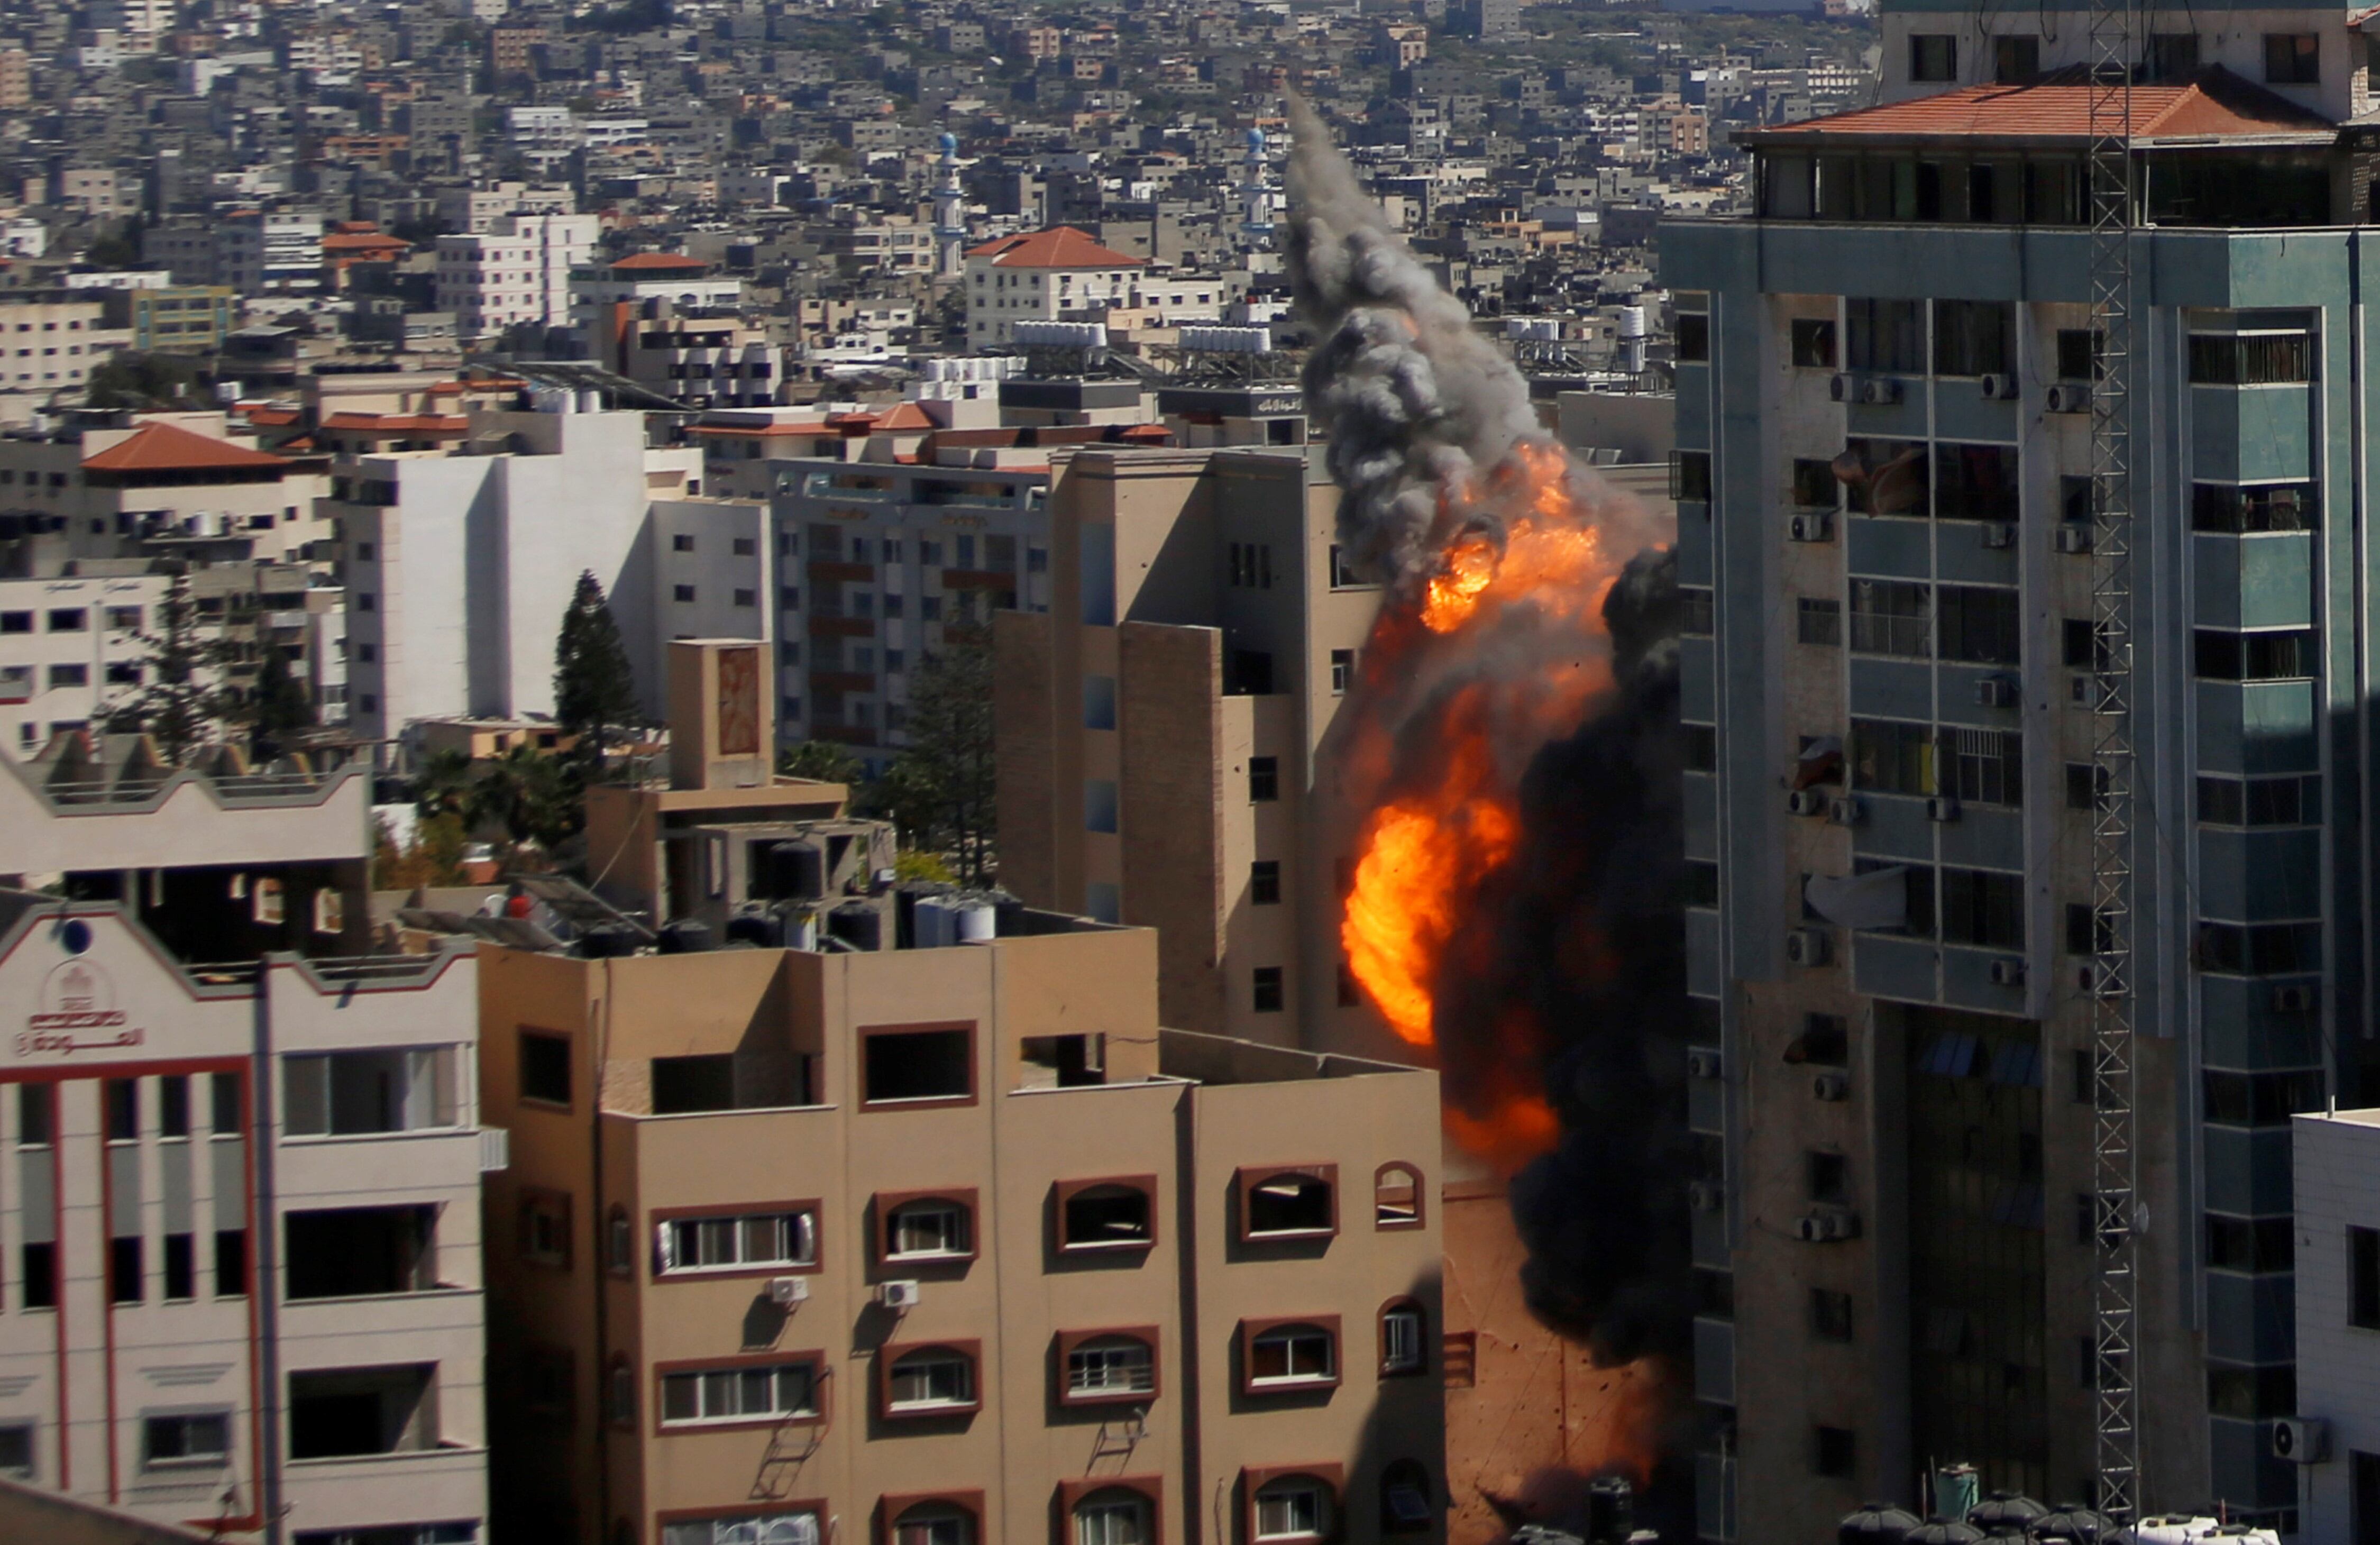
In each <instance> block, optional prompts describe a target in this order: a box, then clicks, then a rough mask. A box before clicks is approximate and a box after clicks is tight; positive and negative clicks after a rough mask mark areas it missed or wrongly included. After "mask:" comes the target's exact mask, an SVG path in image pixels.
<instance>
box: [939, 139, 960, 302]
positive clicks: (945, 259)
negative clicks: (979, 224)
mask: <svg viewBox="0 0 2380 1545" xmlns="http://www.w3.org/2000/svg"><path fill="white" fill-rule="evenodd" d="M934 242H935V253H936V257H935V262H934V275H935V277H937V278H941V279H955V278H957V277H959V254H960V252H961V250H962V249H965V246H966V204H965V196H964V195H963V194H962V193H961V192H960V191H959V137H958V136H957V135H955V134H945V135H943V136H942V184H941V187H940V188H937V189H934Z"/></svg>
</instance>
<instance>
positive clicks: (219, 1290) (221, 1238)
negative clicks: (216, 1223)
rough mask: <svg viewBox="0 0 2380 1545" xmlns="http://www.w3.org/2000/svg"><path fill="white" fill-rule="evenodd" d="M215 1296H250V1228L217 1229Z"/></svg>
mask: <svg viewBox="0 0 2380 1545" xmlns="http://www.w3.org/2000/svg"><path fill="white" fill-rule="evenodd" d="M215 1296H216V1297H218V1298H244V1297H246V1296H248V1230H246V1229H244V1228H227V1229H218V1230H216V1231H215Z"/></svg>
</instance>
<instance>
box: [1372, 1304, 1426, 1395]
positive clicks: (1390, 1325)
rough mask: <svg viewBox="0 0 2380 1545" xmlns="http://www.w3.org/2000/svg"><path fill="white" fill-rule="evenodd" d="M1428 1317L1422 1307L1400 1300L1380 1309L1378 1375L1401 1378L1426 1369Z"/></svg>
mask: <svg viewBox="0 0 2380 1545" xmlns="http://www.w3.org/2000/svg"><path fill="white" fill-rule="evenodd" d="M1427 1335H1428V1320H1427V1317H1426V1316H1425V1315H1424V1314H1423V1311H1422V1307H1421V1306H1420V1305H1419V1304H1417V1303H1415V1302H1414V1301H1413V1300H1412V1299H1410V1298H1403V1299H1399V1300H1398V1301H1397V1302H1395V1303H1392V1304H1390V1305H1389V1306H1388V1307H1387V1308H1383V1309H1382V1310H1381V1311H1380V1377H1381V1378H1383V1379H1396V1378H1403V1377H1406V1376H1408V1375H1412V1374H1416V1373H1427V1372H1428V1371H1429V1355H1428V1353H1427V1351H1426V1350H1425V1348H1426V1347H1427V1345H1428V1342H1427Z"/></svg>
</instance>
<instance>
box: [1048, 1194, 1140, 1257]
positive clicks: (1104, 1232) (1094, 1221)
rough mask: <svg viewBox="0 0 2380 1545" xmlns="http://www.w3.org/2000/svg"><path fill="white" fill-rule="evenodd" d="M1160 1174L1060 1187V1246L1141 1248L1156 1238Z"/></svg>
mask: <svg viewBox="0 0 2380 1545" xmlns="http://www.w3.org/2000/svg"><path fill="white" fill-rule="evenodd" d="M1156 1194H1157V1178H1156V1176H1154V1175H1135V1176H1133V1177H1131V1178H1129V1179H1123V1180H1094V1181H1087V1182H1082V1183H1078V1184H1062V1185H1061V1186H1059V1187H1058V1247H1059V1248H1060V1249H1062V1250H1138V1249H1145V1248H1147V1247H1148V1246H1150V1245H1153V1244H1155V1243H1156V1242H1157V1208H1156V1204H1155V1198H1156Z"/></svg>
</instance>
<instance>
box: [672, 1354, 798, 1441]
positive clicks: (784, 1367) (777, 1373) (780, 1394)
mask: <svg viewBox="0 0 2380 1545" xmlns="http://www.w3.org/2000/svg"><path fill="white" fill-rule="evenodd" d="M661 1383H662V1426H663V1427H689V1426H693V1425H696V1424H698V1423H709V1422H751V1421H779V1420H783V1419H784V1418H786V1417H817V1416H818V1415H819V1370H818V1363H817V1362H816V1360H815V1359H811V1358H803V1359H801V1360H798V1361H795V1362H764V1363H758V1364H737V1365H733V1366H730V1367H727V1368H708V1369H684V1370H682V1371H681V1370H677V1369H671V1370H669V1371H665V1372H663V1373H662V1376H661Z"/></svg>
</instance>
